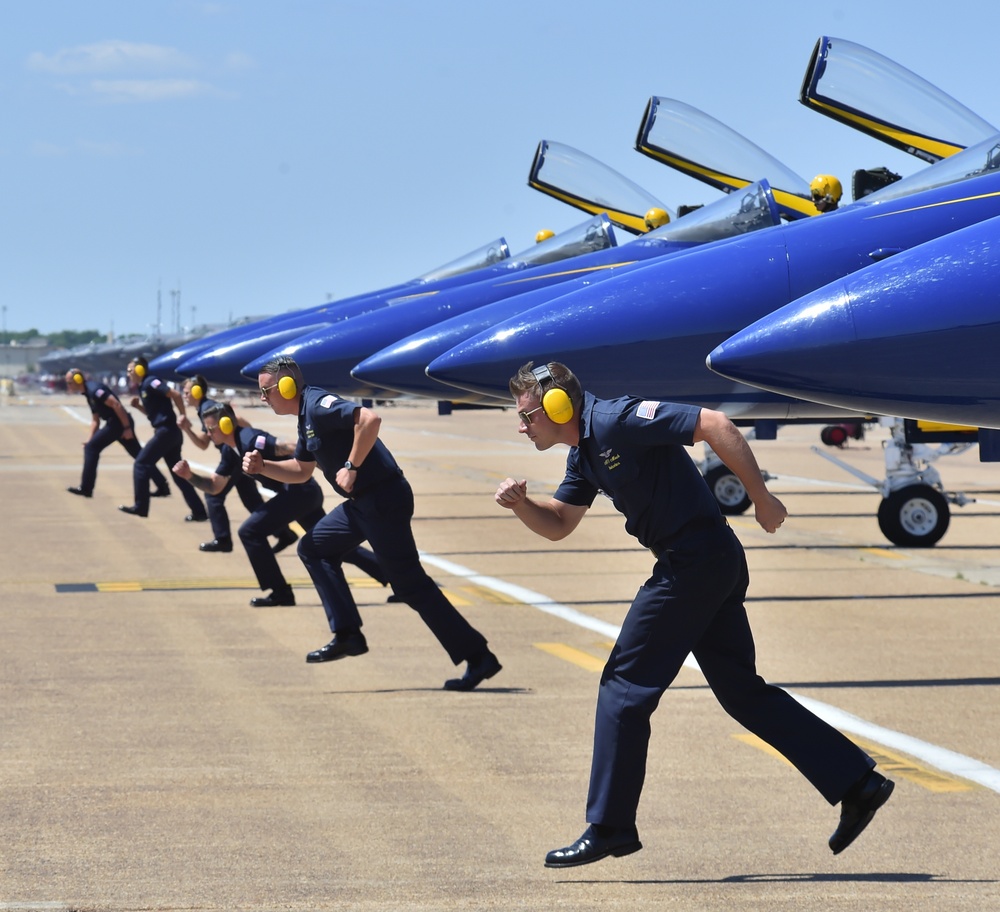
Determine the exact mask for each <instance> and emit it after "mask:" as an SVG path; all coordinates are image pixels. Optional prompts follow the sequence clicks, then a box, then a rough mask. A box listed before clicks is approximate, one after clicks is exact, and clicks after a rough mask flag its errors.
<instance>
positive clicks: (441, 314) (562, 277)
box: [243, 184, 779, 401]
mask: <svg viewBox="0 0 1000 912" xmlns="http://www.w3.org/2000/svg"><path fill="white" fill-rule="evenodd" d="M778 223H779V218H778V213H777V207H776V206H775V204H774V200H773V198H772V197H771V195H770V193H769V191H768V188H767V185H766V184H754V185H753V186H752V187H749V188H747V189H746V190H745V191H744V192H743V193H742V194H740V195H739V196H738V197H737V196H735V195H734V196H733V197H728V198H726V199H722V200H719V201H717V203H716V204H713V205H712V206H706V207H704V208H702V209H699V210H697V211H696V212H694V213H691V214H689V215H686V216H684V217H683V218H680V219H678V220H677V221H675V222H671V223H669V224H667V225H664V226H663V227H662V228H658V229H656V230H655V231H652V232H650V233H649V234H645V235H643V236H642V237H640V238H637V239H636V240H633V241H631V242H629V243H628V244H625V245H623V246H622V247H618V248H616V249H613V250H599V251H595V252H594V253H589V254H583V255H581V256H577V257H574V258H573V259H572V260H571V261H569V262H566V263H557V264H555V265H552V266H539V267H535V268H534V269H529V270H526V271H525V272H523V273H518V274H516V275H514V276H510V277H502V278H497V279H488V280H484V281H481V282H478V283H476V284H474V285H465V286H463V287H462V288H456V289H453V290H451V291H443V292H441V293H440V294H437V295H432V296H427V297H423V298H418V299H415V300H410V301H401V302H399V303H393V305H392V307H391V308H390V309H388V310H386V311H377V312H374V313H369V314H366V315H364V316H359V317H357V318H355V319H353V320H350V321H347V322H345V323H338V324H336V325H334V326H331V327H330V329H329V330H328V331H327V332H325V333H322V334H319V335H315V334H314V335H309V336H306V337H303V338H302V339H298V340H296V341H294V342H292V343H291V344H290V345H287V346H285V347H284V348H281V349H276V350H274V351H270V352H266V353H265V354H262V355H260V356H259V357H258V358H257V359H255V360H254V361H253V362H251V363H250V364H248V365H246V366H245V367H244V369H243V373H244V375H246V376H249V377H253V378H256V377H257V374H258V372H259V370H260V368H261V366H262V365H263V364H264V363H266V362H267V361H269V360H270V359H271V358H273V357H274V356H275V355H278V354H284V355H292V356H294V358H295V360H296V361H297V362H298V364H299V366H300V367H301V368H302V370H303V372H304V373H305V375H306V376H307V377H309V378H310V382H312V383H316V384H318V385H320V386H324V387H326V388H328V389H331V390H335V391H337V392H339V393H341V394H342V395H345V396H354V397H376V396H384V393H385V390H386V387H385V386H383V385H382V384H379V383H369V382H364V378H363V376H362V374H361V373H359V372H358V371H357V370H355V367H356V365H358V363H359V362H361V361H363V360H364V359H365V358H367V357H369V356H370V355H373V354H375V353H376V352H378V351H380V350H381V349H384V348H386V347H393V348H397V347H398V345H399V342H398V340H400V339H401V337H409V336H410V335H411V334H413V333H415V332H420V331H423V330H425V329H427V328H428V327H432V326H434V327H436V324H439V323H440V322H441V321H443V320H446V319H449V318H450V319H456V318H459V317H463V316H467V317H468V318H469V319H471V320H475V319H477V314H478V312H479V311H480V310H482V309H485V308H486V306H487V305H491V304H496V303H497V302H505V301H508V300H509V302H510V305H509V307H508V308H507V310H506V313H508V314H512V313H517V312H519V311H521V310H523V309H525V308H526V307H528V306H530V304H531V301H532V300H534V301H541V300H546V299H549V298H552V297H553V296H554V295H561V294H562V293H563V291H564V290H568V289H570V288H579V287H585V286H590V285H595V284H597V283H602V282H604V281H606V280H608V279H609V278H610V277H612V276H618V275H621V274H622V273H624V272H628V271H630V270H632V269H635V268H637V267H638V266H639V265H641V264H642V263H645V262H648V261H649V260H650V259H652V258H656V259H660V258H663V257H668V256H670V255H672V254H680V253H684V252H685V251H689V250H692V249H697V247H698V246H700V244H701V243H702V242H703V241H704V240H707V239H713V238H718V237H720V236H723V235H730V236H735V235H738V234H742V233H745V232H748V231H754V230H759V229H761V228H769V227H773V226H774V225H777V224H778ZM529 299H530V300H529ZM490 318H491V319H496V318H497V311H496V310H494V311H493V312H492V314H491V317H490ZM467 325H468V321H466V326H467ZM466 331H467V330H466ZM403 344H404V345H405V344H406V343H405V342H404V343H403ZM413 350H414V349H412V348H411V349H410V351H411V352H412V351H413ZM425 352H426V350H425ZM424 354H425V353H424ZM424 364H426V361H425V362H424ZM422 367H423V366H422V365H421V367H420V375H421V376H422V374H423V370H422ZM388 389H393V387H392V386H390V387H388ZM408 391H412V389H411V390H408ZM439 392H444V390H443V389H440V388H439ZM466 401H467V400H466Z"/></svg>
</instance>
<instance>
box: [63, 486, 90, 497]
mask: <svg viewBox="0 0 1000 912" xmlns="http://www.w3.org/2000/svg"><path fill="white" fill-rule="evenodd" d="M66 490H67V491H69V493H70V494H79V495H80V496H81V497H91V496H92V494H91V492H90V491H84V490H83V488H77V487H73V488H67V489H66Z"/></svg>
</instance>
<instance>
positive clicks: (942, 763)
mask: <svg viewBox="0 0 1000 912" xmlns="http://www.w3.org/2000/svg"><path fill="white" fill-rule="evenodd" d="M420 559H421V560H422V561H423V562H424V563H427V564H430V565H431V566H433V567H438V568H439V569H441V570H444V571H445V572H446V573H450V574H451V575H452V576H457V577H461V578H462V579H466V580H468V581H469V582H470V583H473V584H475V585H477V586H482V587H483V588H484V589H492V590H493V591H494V592H500V593H502V594H503V595H507V596H510V597H511V598H515V599H517V600H518V601H519V602H523V603H524V604H525V605H531V607H533V608H537V609H538V610H539V611H544V612H545V613H546V614H551V615H554V616H555V617H559V618H562V619H563V620H565V621H569V622H570V623H571V624H576V625H577V626H579V627H584V628H586V629H587V630H593V631H596V632H597V633H600V634H602V635H603V636H607V637H609V638H611V639H617V637H618V634H619V633H620V632H621V627H618V626H617V625H615V624H610V623H608V622H607V621H602V620H599V619H598V618H593V617H590V616H589V615H587V614H584V613H583V612H582V611H577V610H576V609H575V608H570V607H568V606H567V605H560V604H559V603H558V602H555V601H553V600H552V599H550V598H549V597H548V596H547V595H542V594H541V593H539V592H533V591H532V590H530V589H525V588H524V587H523V586H518V585H516V584H515V583H508V582H506V581H505V580H499V579H495V578H494V577H492V576H482V575H480V574H478V573H476V572H475V571H474V570H470V569H468V568H467V567H463V566H461V564H456V563H453V562H452V561H449V560H445V559H444V558H441V557H436V556H435V555H433V554H424V553H423V552H421V554H420ZM684 665H685V666H686V667H687V668H692V669H694V670H696V671H701V669H700V668H699V667H698V663H697V662H696V661H695V659H694V658H693V657H692V656H688V657H687V659H685V660H684ZM788 693H790V694H791V695H792V696H793V697H794V698H795V699H796V700H798V701H799V703H801V704H802V705H803V706H805V707H806V709H808V710H809V711H810V712H812V713H814V714H815V715H817V716H819V717H820V718H821V719H822V720H823V721H824V722H827V723H829V724H830V725H832V726H833V727H834V728H837V729H840V731H844V732H850V733H852V734H855V735H858V736H859V737H862V738H867V739H868V740H870V741H877V742H878V743H879V744H882V745H884V746H885V747H891V748H895V749H896V750H899V751H902V752H903V753H906V754H909V755H910V756H911V757H913V758H914V759H916V760H922V761H923V762H925V763H927V764H929V765H931V766H933V767H935V768H936V769H939V770H941V771H942V772H945V773H950V774H951V775H954V776H960V777H961V778H963V779H968V780H969V781H971V782H976V783H978V784H979V785H982V786H984V787H985V788H988V789H991V790H992V791H994V792H1000V770H998V769H995V768H994V767H992V766H987V765H986V764H985V763H981V762H980V761H979V760H974V759H973V758H972V757H966V756H965V755H964V754H959V753H956V752H955V751H951V750H948V749H947V748H944V747H939V746H938V745H936V744H931V743H929V742H927V741H921V740H920V739H919V738H914V737H912V736H910V735H905V734H903V733H902V732H897V731H893V730H892V729H890V728H883V727H882V726H881V725H876V724H875V723H874V722H868V721H866V720H865V719H861V718H859V717H858V716H855V715H852V714H851V713H849V712H845V711H844V710H842V709H838V708H837V707H836V706H831V705H829V704H828V703H821V702H820V701H819V700H813V699H812V698H810V697H803V696H799V695H798V694H796V693H792V691H788Z"/></svg>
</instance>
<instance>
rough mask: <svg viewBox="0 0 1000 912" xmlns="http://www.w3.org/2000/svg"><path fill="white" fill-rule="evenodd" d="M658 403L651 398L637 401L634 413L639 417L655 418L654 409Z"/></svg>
mask: <svg viewBox="0 0 1000 912" xmlns="http://www.w3.org/2000/svg"><path fill="white" fill-rule="evenodd" d="M659 405H660V403H659V402H654V401H653V400H652V399H646V400H645V401H643V402H640V403H639V407H638V408H637V409H636V410H635V413H636V414H637V415H638V416H639V417H640V418H655V417H656V410H657V408H659Z"/></svg>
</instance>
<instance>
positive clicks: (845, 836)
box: [830, 770, 896, 855]
mask: <svg viewBox="0 0 1000 912" xmlns="http://www.w3.org/2000/svg"><path fill="white" fill-rule="evenodd" d="M895 787H896V785H895V783H894V782H893V781H892V780H891V779H886V778H885V776H882V775H881V774H879V773H876V772H875V770H872V771H871V772H869V773H868V775H867V776H865V777H864V778H863V779H862V780H861V781H860V782H858V783H857V784H856V785H854V786H852V787H851V790H850V791H849V792H848V793H847V794H846V795H845V796H844V800H843V801H841V802H840V823H839V824H838V826H837V829H836V831H835V832H834V834H833V835H832V836H831V837H830V849H831V850H832V851H833V854H834V855H839V854H840V853H841V852H843V851H844V849H846V848H847V847H848V846H849V845H850V844H851V843H852V842H854V840H855V839H857V838H858V837H859V836H860V835H861V833H862V832H863V830H864V828H865V827H866V826H868V824H869V823H871V822H872V818H873V817H874V816H875V812H876V811H877V810H878V809H879V808H880V807H882V805H883V804H885V803H886V802H887V801H888V800H889V796H890V795H891V794H892V790H893V789H894V788H895Z"/></svg>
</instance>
